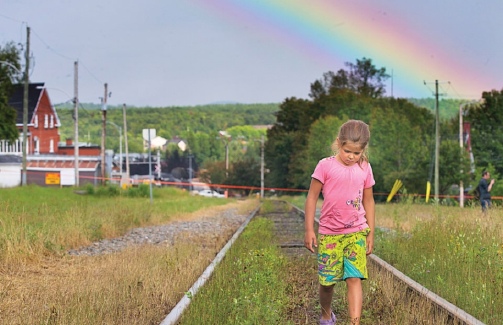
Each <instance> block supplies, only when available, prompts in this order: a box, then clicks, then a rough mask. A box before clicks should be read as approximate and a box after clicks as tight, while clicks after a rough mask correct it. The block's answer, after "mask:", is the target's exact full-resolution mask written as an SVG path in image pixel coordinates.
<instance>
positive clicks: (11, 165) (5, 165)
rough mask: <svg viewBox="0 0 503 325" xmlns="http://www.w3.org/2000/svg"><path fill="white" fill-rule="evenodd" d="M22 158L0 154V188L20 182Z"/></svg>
mask: <svg viewBox="0 0 503 325" xmlns="http://www.w3.org/2000/svg"><path fill="white" fill-rule="evenodd" d="M21 165H22V159H21V157H19V156H16V155H0V188H4V187H16V186H19V185H20V184H21Z"/></svg>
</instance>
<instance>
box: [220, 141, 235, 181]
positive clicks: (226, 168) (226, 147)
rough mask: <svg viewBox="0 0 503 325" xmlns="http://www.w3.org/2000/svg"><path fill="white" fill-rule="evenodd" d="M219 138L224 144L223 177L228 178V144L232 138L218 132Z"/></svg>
mask: <svg viewBox="0 0 503 325" xmlns="http://www.w3.org/2000/svg"><path fill="white" fill-rule="evenodd" d="M218 134H219V135H220V138H221V139H222V140H223V141H224V142H225V177H229V142H230V141H231V139H232V136H231V135H230V134H228V133H227V132H226V131H219V132H218Z"/></svg>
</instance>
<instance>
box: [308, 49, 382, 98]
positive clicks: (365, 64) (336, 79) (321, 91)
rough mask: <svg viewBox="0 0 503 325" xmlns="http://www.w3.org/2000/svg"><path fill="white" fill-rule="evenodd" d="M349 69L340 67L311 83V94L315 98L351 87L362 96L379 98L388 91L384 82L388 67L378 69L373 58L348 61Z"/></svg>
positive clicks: (350, 88)
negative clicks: (353, 61)
mask: <svg viewBox="0 0 503 325" xmlns="http://www.w3.org/2000/svg"><path fill="white" fill-rule="evenodd" d="M345 65H346V66H347V67H348V70H344V69H340V70H339V71H337V74H335V73H333V72H332V71H329V72H327V73H324V74H323V78H322V79H321V80H316V81H315V82H314V83H313V84H311V93H310V94H309V96H310V97H311V98H313V99H314V100H316V99H319V98H321V97H323V96H325V95H328V94H329V93H330V92H332V91H336V90H341V89H349V90H351V91H353V92H355V93H357V94H359V95H361V96H364V97H370V98H379V97H382V96H384V94H385V93H386V90H385V85H384V82H385V81H386V80H387V79H388V78H389V75H388V74H387V73H386V68H380V69H377V68H376V67H375V66H374V65H373V64H372V60H371V59H367V58H365V57H364V58H362V59H361V60H358V59H357V60H356V64H354V63H350V62H346V63H345Z"/></svg>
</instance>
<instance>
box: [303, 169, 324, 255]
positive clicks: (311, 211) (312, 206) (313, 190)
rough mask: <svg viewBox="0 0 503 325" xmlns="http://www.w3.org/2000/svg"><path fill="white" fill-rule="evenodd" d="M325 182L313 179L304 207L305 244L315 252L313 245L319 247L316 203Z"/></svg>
mask: <svg viewBox="0 0 503 325" xmlns="http://www.w3.org/2000/svg"><path fill="white" fill-rule="evenodd" d="M322 187H323V184H322V183H321V182H320V181H319V180H317V179H315V178H312V179H311V185H310V186H309V192H308V193H307V198H306V204H305V207H304V220H305V224H304V229H305V234H304V246H306V248H307V249H309V250H310V251H311V252H313V253H314V248H313V247H318V243H317V242H316V234H315V232H314V216H315V214H316V203H317V202H318V198H319V196H320V192H321V188H322Z"/></svg>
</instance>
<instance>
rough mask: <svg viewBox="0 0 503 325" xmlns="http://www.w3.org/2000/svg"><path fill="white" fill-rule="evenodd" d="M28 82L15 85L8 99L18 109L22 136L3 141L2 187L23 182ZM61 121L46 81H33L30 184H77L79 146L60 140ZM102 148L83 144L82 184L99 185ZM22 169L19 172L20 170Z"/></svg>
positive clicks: (0, 156)
mask: <svg viewBox="0 0 503 325" xmlns="http://www.w3.org/2000/svg"><path fill="white" fill-rule="evenodd" d="M23 100H24V85H23V84H18V85H14V92H13V94H12V96H11V98H10V99H9V101H8V104H9V106H11V107H12V108H14V109H15V110H16V112H17V117H16V126H17V129H18V130H19V138H18V139H17V140H16V141H15V142H14V143H9V142H7V141H6V140H0V187H10V186H18V185H20V184H21V169H22V158H21V157H22V156H23V112H24V103H23ZM60 126H61V122H60V120H59V117H58V114H57V112H56V110H55V109H54V107H53V106H52V104H51V101H50V98H49V94H48V92H47V89H46V88H44V83H31V84H30V85H29V87H28V118H27V146H26V148H27V151H26V153H27V156H26V160H27V163H26V171H27V174H26V181H27V184H38V185H41V186H72V185H75V171H76V169H75V157H74V154H75V151H74V150H75V145H74V143H73V141H72V139H66V142H63V143H61V142H60V136H59V128H60ZM100 156H101V147H100V146H97V145H89V144H83V143H79V163H78V164H79V165H78V171H79V185H82V184H85V183H93V184H96V182H97V178H98V177H101V173H100V168H99V166H100V163H101V158H100ZM18 172H19V173H18Z"/></svg>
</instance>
